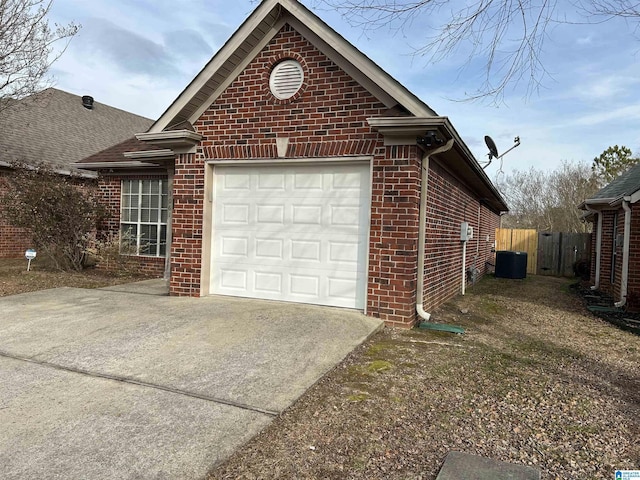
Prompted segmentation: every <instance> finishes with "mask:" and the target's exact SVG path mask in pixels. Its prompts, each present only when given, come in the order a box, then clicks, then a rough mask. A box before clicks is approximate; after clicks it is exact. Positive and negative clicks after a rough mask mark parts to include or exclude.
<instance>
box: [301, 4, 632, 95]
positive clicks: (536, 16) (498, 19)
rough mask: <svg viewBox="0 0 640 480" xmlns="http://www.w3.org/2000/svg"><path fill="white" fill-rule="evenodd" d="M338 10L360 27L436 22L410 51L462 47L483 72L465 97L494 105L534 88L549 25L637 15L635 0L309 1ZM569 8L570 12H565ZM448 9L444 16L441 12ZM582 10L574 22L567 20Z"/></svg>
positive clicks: (435, 56) (438, 55) (436, 53)
mask: <svg viewBox="0 0 640 480" xmlns="http://www.w3.org/2000/svg"><path fill="white" fill-rule="evenodd" d="M314 1H315V3H316V4H324V5H328V6H330V7H332V8H334V9H337V10H338V11H340V12H341V13H342V14H343V17H344V18H345V19H347V21H349V22H350V23H351V24H352V25H354V26H357V27H360V28H363V29H365V30H376V29H379V28H383V27H384V28H387V27H388V28H391V29H394V30H396V31H398V32H402V31H403V30H404V29H405V27H407V26H409V25H410V24H411V23H413V22H414V21H418V20H421V21H427V20H428V21H434V19H435V21H438V19H442V18H445V19H444V20H442V21H439V22H438V24H437V25H436V26H435V27H434V28H433V29H431V28H426V29H424V30H425V31H427V32H428V31H433V32H434V33H433V34H432V35H428V34H427V35H426V36H425V38H424V40H423V42H424V43H423V44H422V46H418V47H416V48H415V51H414V53H415V54H416V55H420V56H427V57H428V58H429V60H430V61H438V60H442V59H444V58H446V57H449V56H450V55H452V54H453V53H458V51H460V50H462V51H463V52H464V56H465V57H466V61H465V62H463V64H462V65H461V68H463V67H464V66H470V65H471V64H472V63H474V64H477V62H478V61H481V62H483V63H484V66H485V68H484V74H483V78H482V80H481V82H480V85H479V86H478V88H477V89H476V90H475V91H472V92H467V93H466V96H467V98H468V99H470V100H474V99H479V98H490V99H493V100H494V102H495V103H500V101H501V100H502V99H503V97H504V93H505V89H507V87H510V86H513V87H514V86H516V85H518V84H519V83H521V82H525V83H526V86H527V96H529V95H530V94H532V93H534V92H536V91H537V90H538V89H539V87H540V86H541V85H542V82H543V81H544V80H545V78H546V77H547V76H548V72H547V70H546V69H545V66H544V62H543V56H542V53H543V47H544V43H545V40H546V39H547V38H548V36H549V27H550V26H551V25H552V24H560V23H593V24H596V23H599V22H602V21H606V20H608V19H611V18H613V17H626V18H636V19H637V18H640V15H639V14H638V3H637V2H636V0H584V3H579V2H580V0H578V2H576V3H573V2H569V3H566V4H565V3H564V2H559V1H558V0H540V1H535V0H518V1H512V0H477V1H473V2H456V1H454V0H314ZM569 9H570V10H569ZM447 11H448V14H447ZM576 13H578V14H582V15H583V16H582V17H580V21H579V22H575V21H569V20H568V18H569V16H570V15H571V14H572V15H573V16H575V14H576Z"/></svg>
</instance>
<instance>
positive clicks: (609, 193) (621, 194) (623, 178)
mask: <svg viewBox="0 0 640 480" xmlns="http://www.w3.org/2000/svg"><path fill="white" fill-rule="evenodd" d="M623 199H628V200H630V201H631V203H635V202H637V201H638V200H640V163H638V164H637V165H636V166H634V167H631V168H630V169H629V170H627V171H626V172H624V173H623V174H621V175H619V176H618V178H616V179H614V180H613V181H612V182H611V183H609V184H608V185H607V186H605V187H603V188H601V189H600V190H598V191H597V192H596V193H595V194H594V195H593V196H592V197H591V198H588V199H587V200H585V201H584V203H583V204H582V205H580V208H582V207H583V206H584V205H590V206H597V205H616V204H619V203H620V201H622V200H623Z"/></svg>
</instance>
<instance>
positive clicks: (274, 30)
mask: <svg viewBox="0 0 640 480" xmlns="http://www.w3.org/2000/svg"><path fill="white" fill-rule="evenodd" d="M285 23H286V22H285V21H284V20H282V19H280V20H278V22H276V24H274V25H273V27H271V28H270V29H269V32H268V33H267V34H266V35H265V36H264V37H263V38H262V40H260V42H258V44H257V45H256V46H255V47H254V48H253V49H252V50H251V52H249V54H248V55H247V56H245V58H244V59H243V61H242V62H240V63H239V64H238V65H237V66H236V68H234V69H233V70H232V71H231V73H230V74H229V75H227V78H226V79H225V81H224V82H222V83H221V84H220V85H218V87H217V88H216V89H215V90H214V92H213V93H212V94H211V95H209V97H208V98H207V100H206V101H205V102H204V103H203V104H202V105H201V106H200V107H199V108H198V109H197V110H196V111H195V112H194V113H193V114H192V115H191V116H190V117H189V122H190V123H191V124H194V123H196V121H197V120H198V119H199V118H200V117H201V116H202V114H203V113H204V112H206V111H207V109H208V108H209V107H210V106H211V104H212V103H213V102H215V101H216V99H217V98H218V97H219V96H220V95H222V93H223V92H224V91H225V90H226V89H227V88H228V87H229V85H231V84H232V83H233V82H234V80H235V79H236V78H238V75H240V74H241V73H242V72H243V71H244V69H245V68H247V66H248V65H249V64H250V63H251V62H252V61H253V59H254V58H255V57H256V56H258V54H259V53H260V52H261V51H262V49H264V47H266V46H267V44H268V43H269V42H270V41H271V40H272V39H273V37H275V36H276V34H277V33H278V32H279V31H280V29H281V28H282V27H283V26H284V24H285ZM233 39H235V37H234V38H233ZM243 41H244V39H243V38H242V39H238V42H237V45H235V48H234V50H233V51H235V49H236V48H238V47H239V46H240V45H241V44H242V42H243ZM233 51H232V52H231V53H233ZM216 56H217V55H216ZM226 60H227V58H224V59H223V61H222V62H221V63H220V66H222V65H223V64H224V62H225V61H226Z"/></svg>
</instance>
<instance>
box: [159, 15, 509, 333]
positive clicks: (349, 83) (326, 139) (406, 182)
mask: <svg viewBox="0 0 640 480" xmlns="http://www.w3.org/2000/svg"><path fill="white" fill-rule="evenodd" d="M283 58H295V59H297V60H298V61H299V62H300V63H301V64H302V66H303V69H304V74H305V84H304V86H303V87H302V89H301V90H300V92H299V93H298V94H296V96H295V97H293V98H292V99H289V100H286V101H282V100H278V99H276V98H275V97H273V96H272V95H271V93H270V92H269V88H268V83H269V82H268V75H269V72H270V71H271V68H272V67H273V65H274V64H275V63H277V62H278V61H279V60H280V59H283ZM386 110H387V109H386V107H385V106H384V105H383V104H382V103H381V102H379V101H378V100H377V99H376V98H375V97H374V96H373V95H371V94H370V93H369V92H368V91H366V90H365V89H364V88H363V87H362V86H361V85H359V84H358V83H357V82H355V81H354V80H353V79H352V78H351V77H350V76H349V75H347V74H346V73H345V72H344V71H342V70H341V69H340V68H339V67H338V66H337V65H335V64H334V63H333V62H332V61H330V60H329V59H328V58H327V57H326V56H325V55H323V54H322V53H321V52H319V51H318V50H317V49H316V48H315V47H314V46H313V45H312V44H310V43H309V42H307V41H306V40H304V38H303V37H301V36H300V35H299V34H298V33H297V32H295V31H294V30H293V29H292V28H291V27H290V26H288V25H286V26H285V27H283V29H282V30H281V31H280V32H279V33H278V34H277V35H276V36H275V37H274V39H273V40H272V41H271V42H270V43H269V44H268V45H267V46H266V47H265V49H264V50H263V51H262V52H261V53H260V54H259V55H258V56H257V57H256V58H255V59H254V60H253V61H252V62H251V63H250V64H249V65H248V67H247V68H246V69H245V70H244V72H242V73H241V74H240V75H239V76H238V77H237V78H236V79H235V80H234V81H233V82H232V83H231V85H230V86H229V87H228V88H227V89H226V90H225V92H224V93H223V94H222V95H221V96H220V97H219V98H218V99H217V100H216V101H215V102H214V103H213V104H212V105H211V106H210V107H209V108H208V109H207V110H206V111H205V113H204V114H203V115H202V116H201V117H200V118H199V119H198V120H197V121H196V122H195V123H194V127H195V129H196V131H197V132H198V133H199V134H201V135H203V140H202V142H201V143H200V145H199V146H198V148H197V151H196V153H195V154H184V155H179V156H178V159H177V161H176V166H175V175H174V210H173V244H172V277H171V283H170V291H171V294H172V295H188V296H197V295H200V294H206V293H207V292H201V285H200V279H201V272H202V266H201V263H200V262H201V259H202V253H203V252H202V248H203V234H204V232H203V210H204V201H205V190H204V174H205V160H207V159H225V160H229V159H262V158H264V159H274V158H277V157H278V156H277V148H276V138H279V137H286V138H288V139H289V145H288V150H287V152H286V156H287V157H289V158H291V157H295V158H304V157H307V158H317V157H330V156H342V155H369V156H372V157H373V166H372V169H373V178H372V185H371V188H372V212H371V231H370V245H369V251H370V256H369V284H368V285H367V293H368V295H367V312H368V313H369V315H372V316H376V317H379V318H381V319H383V320H385V321H386V322H387V323H388V324H390V325H396V326H410V325H412V324H413V323H414V322H415V321H416V320H417V319H416V314H415V303H416V287H417V277H416V275H417V270H416V266H417V254H418V253H417V248H418V225H419V218H418V213H419V208H420V205H419V201H420V198H419V197H420V182H421V174H420V159H421V157H422V153H421V152H420V151H419V150H418V148H417V147H416V146H398V147H391V146H386V147H385V146H384V145H383V138H382V137H381V136H380V135H379V134H378V133H377V132H376V131H374V130H373V129H371V128H370V127H369V126H368V122H367V119H368V118H370V117H376V116H383V115H384V114H385V112H386ZM434 165H435V173H434V174H433V175H432V176H431V177H430V193H429V197H430V202H429V208H430V213H429V215H428V218H429V223H428V226H427V235H428V248H429V250H428V253H427V262H428V263H427V265H428V272H427V278H428V282H427V287H426V291H427V298H428V301H429V305H431V306H435V305H437V304H439V303H441V302H442V301H444V300H446V299H448V298H450V297H451V296H453V295H455V294H456V293H457V292H458V291H459V284H460V275H461V273H460V269H461V258H460V255H461V253H460V252H461V244H460V237H459V236H460V222H461V221H462V220H463V219H464V218H466V219H467V221H469V222H470V223H471V224H472V225H473V226H474V227H475V228H476V232H477V233H476V239H474V241H472V242H470V243H469V251H468V262H469V265H476V266H477V267H478V269H479V270H480V272H481V273H484V271H485V262H486V260H487V259H488V258H489V255H490V250H491V246H492V244H493V241H494V235H495V228H496V226H497V225H498V222H499V218H498V216H497V215H496V214H495V213H493V212H491V211H490V210H489V209H487V208H486V207H485V206H483V205H480V204H479V202H478V201H477V200H474V199H473V198H472V195H471V193H470V192H469V191H468V189H466V188H465V187H464V185H462V183H461V182H459V181H458V180H457V179H456V178H455V177H454V176H453V175H451V174H449V173H447V172H445V170H444V169H443V168H441V167H439V166H438V165H437V162H435V163H434ZM431 189H432V190H431ZM452 195H453V197H454V198H452ZM214 208H215V206H214ZM487 235H489V237H490V239H489V241H486V236H487Z"/></svg>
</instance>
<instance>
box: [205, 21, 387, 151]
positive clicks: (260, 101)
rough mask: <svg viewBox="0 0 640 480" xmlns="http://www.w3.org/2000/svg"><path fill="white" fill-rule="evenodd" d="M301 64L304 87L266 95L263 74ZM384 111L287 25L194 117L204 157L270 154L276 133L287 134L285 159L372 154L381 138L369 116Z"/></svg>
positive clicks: (355, 83)
mask: <svg viewBox="0 0 640 480" xmlns="http://www.w3.org/2000/svg"><path fill="white" fill-rule="evenodd" d="M287 57H292V58H297V59H298V60H299V61H300V62H301V63H302V64H303V66H304V73H305V87H304V88H303V92H302V93H301V94H299V95H298V96H296V97H294V98H293V99H291V100H288V101H281V100H277V99H276V98H275V97H273V96H272V95H271V93H270V92H269V88H268V85H269V80H268V74H269V72H270V71H271V68H272V67H273V65H274V63H275V62H277V60H278V59H281V58H287ZM384 110H386V107H385V106H384V105H383V104H381V103H380V102H379V101H378V100H377V99H376V98H375V97H374V96H373V95H371V94H370V93H369V92H368V91H367V90H365V89H364V88H363V87H362V86H360V85H359V84H358V83H357V82H355V81H354V80H353V79H352V78H351V77H350V76H348V75H347V74H346V73H345V72H344V71H342V70H341V69H340V68H338V66H337V65H335V64H334V63H333V62H332V61H330V60H329V59H328V58H327V57H326V56H325V55H324V54H322V53H321V52H320V51H318V50H317V49H316V48H315V47H314V46H313V45H312V44H311V43H309V42H308V41H306V40H305V39H304V38H303V37H302V36H300V35H299V34H298V33H297V32H295V31H294V30H293V29H292V28H291V27H290V26H288V25H286V26H285V27H283V29H282V30H281V31H280V33H278V34H277V35H276V36H275V38H274V39H273V40H272V41H271V42H270V43H269V44H268V45H267V46H266V47H265V49H264V50H263V51H262V52H261V53H260V54H259V55H258V56H257V57H256V58H255V59H254V60H253V61H252V62H251V63H250V64H249V65H248V67H247V68H246V69H245V70H244V72H242V73H241V74H240V75H239V76H238V78H237V79H236V80H235V81H234V82H233V83H232V84H231V85H230V86H229V87H228V88H227V89H226V90H225V92H224V93H223V94H222V95H221V96H220V97H219V98H218V99H217V100H216V102H215V103H214V104H213V105H211V107H210V108H209V109H208V110H207V111H206V112H205V113H204V114H203V115H202V116H201V117H200V119H198V121H197V122H196V123H195V128H196V130H197V131H198V133H200V134H202V135H204V137H205V138H204V139H203V140H202V142H201V146H200V148H199V149H198V156H197V158H198V160H202V159H204V158H274V157H276V149H275V145H276V142H275V139H276V137H289V138H290V142H291V143H290V145H289V150H288V152H287V156H290V157H294V156H295V157H322V156H337V155H344V154H363V153H368V154H371V153H372V152H373V151H374V148H375V146H376V143H377V142H380V140H381V139H380V137H379V135H378V134H377V133H376V132H374V131H373V130H372V129H371V128H370V127H369V126H368V124H367V118H370V117H374V116H380V115H381V113H382V112H383V111H384Z"/></svg>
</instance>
